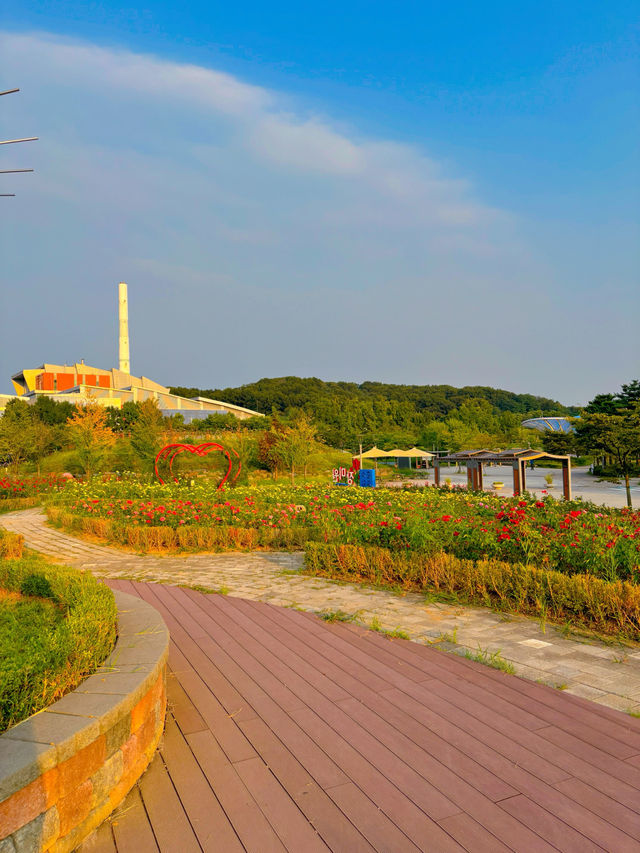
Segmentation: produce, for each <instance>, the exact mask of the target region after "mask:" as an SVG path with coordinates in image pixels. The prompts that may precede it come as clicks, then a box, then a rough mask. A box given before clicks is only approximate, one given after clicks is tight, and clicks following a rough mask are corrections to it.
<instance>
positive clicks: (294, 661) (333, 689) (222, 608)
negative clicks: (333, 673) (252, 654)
mask: <svg viewBox="0 0 640 853" xmlns="http://www.w3.org/2000/svg"><path fill="white" fill-rule="evenodd" d="M185 592H186V594H187V595H190V597H191V598H192V599H193V600H194V602H195V604H196V605H198V606H202V607H204V608H205V609H206V610H207V611H208V612H209V613H215V612H218V613H220V614H223V615H225V616H227V617H229V618H230V619H232V620H233V621H234V623H235V624H236V625H238V626H241V627H242V628H243V629H244V630H245V631H246V633H247V634H249V635H250V636H252V637H253V638H254V639H255V640H256V641H257V642H259V643H261V644H262V646H263V648H264V649H265V650H268V651H269V652H271V654H272V655H274V657H275V659H276V660H278V661H281V662H282V663H283V664H285V665H286V666H287V667H289V668H290V669H291V670H292V671H293V672H295V673H296V674H297V675H300V676H302V677H303V678H306V679H307V680H308V681H309V682H310V683H311V684H312V685H313V686H314V687H315V688H316V689H317V690H320V691H321V692H322V693H323V694H324V695H325V696H326V697H327V698H328V699H331V700H332V701H335V702H337V701H339V700H341V699H346V698H347V697H348V695H349V694H348V693H346V692H345V691H344V690H342V689H341V688H340V687H339V686H338V685H337V684H336V683H335V682H334V681H332V680H331V679H329V678H327V677H326V676H325V675H324V674H323V673H322V672H321V671H320V670H319V669H317V668H315V667H314V668H311V669H310V668H309V667H308V666H307V663H306V661H305V659H303V658H302V657H301V656H300V655H299V654H298V653H297V651H298V650H297V647H296V648H294V649H292V648H290V645H291V638H290V637H289V638H286V636H283V635H282V634H277V633H276V632H275V631H274V630H273V628H272V625H273V623H269V622H268V621H267V627H266V628H265V626H264V622H263V621H262V619H260V618H259V617H261V616H262V611H261V610H254V609H253V608H252V609H251V610H249V611H248V612H247V610H246V608H245V607H244V606H243V605H245V604H246V603H247V602H244V601H242V599H238V598H234V599H232V600H231V601H230V602H229V601H227V600H226V599H225V598H224V597H223V598H222V599H221V600H216V601H214V602H211V603H209V602H207V600H206V599H205V601H204V603H203V602H201V601H200V599H198V598H195V597H194V596H197V593H194V592H193V591H191V590H186V591H185ZM207 604H208V607H207V606H206V605H207ZM256 617H258V618H256ZM287 640H288V641H287ZM270 670H271V671H272V672H274V673H275V672H276V670H275V669H274V668H273V667H270Z"/></svg>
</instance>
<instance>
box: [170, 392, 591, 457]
mask: <svg viewBox="0 0 640 853" xmlns="http://www.w3.org/2000/svg"><path fill="white" fill-rule="evenodd" d="M171 391H172V392H173V393H175V394H180V395H182V396H185V397H197V396H204V397H211V398H213V399H216V400H225V401H227V402H229V403H235V404H236V405H239V406H245V407H246V408H248V409H255V410H256V411H258V412H262V413H263V414H267V415H268V414H271V413H282V414H284V415H287V414H290V413H291V412H292V410H296V409H303V410H304V411H306V412H308V413H309V414H310V415H312V416H313V418H314V419H315V420H316V422H317V423H318V425H319V427H320V433H321V435H322V437H323V438H324V439H325V440H326V441H329V442H330V443H332V444H335V445H340V446H352V447H353V446H354V445H356V444H357V442H358V441H359V440H365V443H367V444H370V443H373V441H376V442H381V443H394V442H395V441H397V442H406V441H410V442H417V441H422V442H423V444H427V445H428V446H429V447H431V446H432V445H434V444H439V443H441V442H442V441H444V442H445V443H446V444H447V445H448V446H451V445H452V444H454V443H457V442H455V441H454V439H453V438H452V437H451V431H452V430H453V429H454V428H455V429H457V430H458V433H460V434H461V435H462V432H464V431H463V430H462V429H461V427H460V426H458V424H462V425H466V426H467V427H468V428H469V429H475V430H476V433H477V436H478V439H477V440H478V441H481V443H483V442H484V444H486V443H488V442H489V439H490V438H493V441H492V443H493V444H494V445H495V446H505V444H506V443H509V441H515V442H517V440H518V438H521V439H523V440H524V437H525V436H528V435H530V432H529V433H526V434H525V436H523V435H521V434H516V433H517V430H519V425H520V421H522V420H523V419H524V417H525V416H536V415H537V416H540V415H552V414H554V415H566V414H575V413H577V410H576V409H575V408H572V407H567V406H563V405H562V404H561V403H559V402H558V401H557V400H551V399H549V398H547V397H538V396H535V395H533V394H514V393H513V392H511V391H504V390H502V389H499V388H490V387H488V386H466V387H464V388H454V387H453V386H451V385H390V384H385V383H382V382H363V383H362V384H357V383H355V382H324V381H323V380H321V379H316V378H315V377H311V378H301V377H298V376H281V377H278V378H275V379H260V380H258V382H252V383H250V384H248V385H241V386H240V387H238V388H215V389H214V388H207V389H202V388H183V387H175V388H172V389H171ZM438 422H444V423H442V424H441V426H440V427H438V426H434V424H436V425H437V424H438ZM445 426H447V428H448V429H449V436H448V437H447V436H444V433H443V432H442V430H443V429H444V427H445ZM436 433H441V434H442V435H441V438H437V437H435V436H436ZM467 433H468V430H467ZM363 435H365V436H366V439H362V436H363ZM443 436H444V437H443ZM460 441H463V439H462V438H461V439H460ZM468 441H471V438H470V437H467V442H468Z"/></svg>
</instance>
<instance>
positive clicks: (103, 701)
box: [49, 690, 131, 733]
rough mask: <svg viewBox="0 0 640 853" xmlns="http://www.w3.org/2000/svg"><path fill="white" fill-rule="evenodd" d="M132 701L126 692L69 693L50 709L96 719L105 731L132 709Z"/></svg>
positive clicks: (55, 712)
mask: <svg viewBox="0 0 640 853" xmlns="http://www.w3.org/2000/svg"><path fill="white" fill-rule="evenodd" d="M129 705H130V702H129V701H128V697H127V696H126V694H121V693H79V692H76V691H75V690H74V691H73V693H67V695H66V696H64V697H63V698H62V699H60V701H59V702H56V703H55V705H52V706H51V707H50V708H49V710H50V711H51V713H52V714H72V715H74V716H78V717H86V718H87V719H88V720H91V719H96V720H99V722H100V732H101V733H104V732H105V731H107V730H108V729H110V728H111V726H113V725H114V724H115V723H116V721H117V720H118V719H120V718H121V717H122V716H123V715H125V714H126V713H127V711H130V710H131V708H130V707H129Z"/></svg>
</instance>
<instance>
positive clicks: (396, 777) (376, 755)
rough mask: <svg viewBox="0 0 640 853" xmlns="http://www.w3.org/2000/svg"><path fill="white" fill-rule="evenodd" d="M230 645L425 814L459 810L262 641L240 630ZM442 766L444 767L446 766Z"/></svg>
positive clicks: (225, 628)
mask: <svg viewBox="0 0 640 853" xmlns="http://www.w3.org/2000/svg"><path fill="white" fill-rule="evenodd" d="M216 604H217V602H216ZM233 627H234V626H233V623H232V622H228V623H225V618H223V617H221V616H220V617H218V618H217V619H216V625H215V626H214V625H213V624H212V623H209V630H210V631H215V632H216V634H218V633H219V632H225V634H226V633H227V632H229V633H231V632H232V630H233ZM232 645H237V646H242V647H243V648H244V649H245V650H246V652H242V653H241V652H239V650H238V649H236V651H235V652H234V656H235V657H236V659H238V656H239V654H242V655H243V656H244V657H246V656H247V655H248V656H250V657H251V659H252V661H259V662H260V663H261V665H262V667H263V668H264V669H265V670H268V668H269V666H271V667H273V668H277V670H278V673H279V676H280V678H281V679H285V680H287V682H288V683H289V684H290V685H291V689H292V690H293V691H294V692H295V694H296V695H297V696H299V697H300V698H301V699H302V700H303V701H304V703H305V705H307V706H308V707H312V708H314V709H316V710H317V713H318V715H319V717H321V718H322V719H324V720H327V719H329V717H330V718H331V724H332V726H333V728H334V730H335V729H337V728H339V731H340V734H342V736H343V737H344V738H345V742H346V741H348V743H349V744H351V745H356V748H357V749H358V751H359V752H361V753H362V750H363V749H364V750H365V751H366V754H367V756H368V757H369V760H370V761H372V762H375V763H374V765H373V766H375V767H376V768H380V769H381V771H382V772H383V774H384V776H385V777H387V778H389V779H391V780H392V781H393V782H394V783H395V784H396V785H397V786H398V787H399V788H400V790H402V791H403V792H404V793H405V794H406V796H408V797H409V798H410V799H412V800H413V801H414V802H415V803H416V805H418V806H419V807H420V808H422V809H423V811H425V813H426V814H428V815H429V816H431V817H435V818H436V819H437V818H439V817H443V816H445V815H446V814H455V813H456V812H458V811H460V809H459V808H458V807H457V806H455V805H454V804H453V803H452V802H450V801H449V800H448V799H447V798H446V797H445V796H444V795H443V794H442V793H441V792H440V791H439V790H438V789H437V788H436V787H434V785H432V784H431V783H430V782H428V781H427V780H426V779H425V778H424V777H421V776H420V775H419V774H418V773H417V772H416V771H415V770H414V769H413V768H412V767H410V766H409V765H408V764H406V763H405V762H404V761H402V760H401V759H399V758H398V757H397V756H396V755H394V754H393V753H392V752H391V751H390V750H388V749H387V748H386V747H384V746H382V745H381V744H380V743H379V742H378V741H376V740H375V739H374V738H372V737H371V736H370V735H369V734H368V733H367V732H366V731H364V730H363V729H361V728H360V727H359V726H358V725H354V724H353V721H352V720H351V719H350V718H349V716H348V714H345V713H344V712H342V711H341V710H340V709H338V708H337V707H336V706H335V705H334V704H333V703H331V702H330V701H329V700H327V699H326V698H325V697H324V696H323V695H322V694H321V693H320V692H319V691H317V690H316V689H315V688H313V687H312V686H311V685H310V684H308V682H306V681H305V680H304V679H302V678H300V677H299V676H297V674H295V673H293V672H292V671H291V670H289V669H288V668H287V667H285V666H283V665H282V664H281V663H280V661H277V660H275V659H274V658H273V656H272V655H271V653H270V652H268V651H267V650H265V649H264V646H263V645H262V644H261V643H259V642H257V641H255V640H253V639H252V638H250V637H249V636H248V635H246V634H243V635H241V636H240V637H239V638H238V640H237V641H233V642H230V643H229V647H231V646H232ZM296 710H297V709H293V710H291V709H289V713H290V714H292V715H293V716H294V719H298V718H297V716H296ZM325 751H326V750H325ZM343 761H344V758H343ZM442 769H443V770H445V768H442Z"/></svg>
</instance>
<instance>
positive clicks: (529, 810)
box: [500, 795, 622, 853]
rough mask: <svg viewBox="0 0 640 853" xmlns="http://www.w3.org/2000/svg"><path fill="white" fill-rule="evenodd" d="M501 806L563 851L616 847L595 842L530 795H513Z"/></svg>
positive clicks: (586, 852)
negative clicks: (541, 805)
mask: <svg viewBox="0 0 640 853" xmlns="http://www.w3.org/2000/svg"><path fill="white" fill-rule="evenodd" d="M500 806H501V808H503V809H504V810H505V811H507V812H509V814H511V815H513V816H514V817H515V818H517V819H518V820H519V821H520V822H521V823H524V824H526V825H527V826H529V827H530V828H531V829H533V830H535V831H536V832H539V833H540V834H541V835H544V837H545V838H546V839H547V841H548V842H549V843H550V844H553V845H554V847H557V849H558V850H562V853H601V851H602V850H603V849H607V850H610V849H614V848H602V847H599V846H598V845H597V844H594V843H593V841H590V840H589V839H588V838H585V836H584V835H582V834H581V833H579V832H577V831H576V830H575V829H572V828H571V827H570V826H567V824H566V823H564V822H563V821H561V820H558V818H556V817H554V816H553V815H552V814H549V812H548V811H545V809H543V808H541V807H540V806H539V805H537V804H536V803H534V802H532V801H531V800H530V799H529V798H528V797H524V796H522V795H520V796H518V797H511V798H510V799H508V800H505V801H504V802H503V803H500ZM615 849H616V850H617V849H619V848H615ZM620 849H622V848H620Z"/></svg>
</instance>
